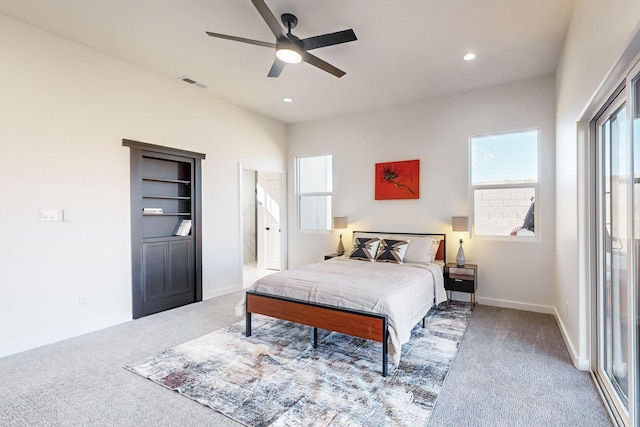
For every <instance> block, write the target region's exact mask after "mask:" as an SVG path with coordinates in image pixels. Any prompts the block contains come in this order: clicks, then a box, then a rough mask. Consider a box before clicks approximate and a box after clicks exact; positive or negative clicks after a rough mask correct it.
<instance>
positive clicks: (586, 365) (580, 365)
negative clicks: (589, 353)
mask: <svg viewBox="0 0 640 427" xmlns="http://www.w3.org/2000/svg"><path fill="white" fill-rule="evenodd" d="M553 315H554V317H555V318H556V323H557V324H558V329H560V335H562V339H563V340H564V344H565V346H566V347H567V351H568V352H569V357H571V361H572V362H573V366H575V367H576V369H579V370H581V371H591V361H590V360H589V359H584V358H581V357H580V356H579V355H578V352H577V351H576V349H575V348H574V347H573V343H572V342H571V339H570V338H569V333H568V332H567V328H566V327H565V326H564V323H563V322H562V317H560V313H558V310H556V308H555V307H553Z"/></svg>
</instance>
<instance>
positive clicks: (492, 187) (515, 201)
mask: <svg viewBox="0 0 640 427" xmlns="http://www.w3.org/2000/svg"><path fill="white" fill-rule="evenodd" d="M471 192H472V196H473V229H474V234H475V235H480V236H482V235H485V236H535V234H536V225H537V224H538V221H536V218H535V200H536V198H537V194H538V130H537V129H535V130H526V131H518V132H510V133H501V134H494V135H482V136H473V137H471Z"/></svg>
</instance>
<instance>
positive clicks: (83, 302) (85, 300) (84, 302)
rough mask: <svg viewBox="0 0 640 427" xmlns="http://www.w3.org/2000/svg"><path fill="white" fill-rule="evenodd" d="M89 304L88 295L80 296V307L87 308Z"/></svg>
mask: <svg viewBox="0 0 640 427" xmlns="http://www.w3.org/2000/svg"><path fill="white" fill-rule="evenodd" d="M88 306H89V299H88V298H87V297H86V296H82V297H79V298H78V307H79V308H87V307H88Z"/></svg>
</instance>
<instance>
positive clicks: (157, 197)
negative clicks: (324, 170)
mask: <svg viewBox="0 0 640 427" xmlns="http://www.w3.org/2000/svg"><path fill="white" fill-rule="evenodd" d="M142 198H143V199H163V200H191V197H188V196H148V195H145V196H142Z"/></svg>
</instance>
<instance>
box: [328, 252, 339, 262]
mask: <svg viewBox="0 0 640 427" xmlns="http://www.w3.org/2000/svg"><path fill="white" fill-rule="evenodd" d="M337 256H340V255H338V254H336V253H332V254H327V255H325V256H324V260H325V261H326V260H328V259H331V258H335V257H337Z"/></svg>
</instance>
